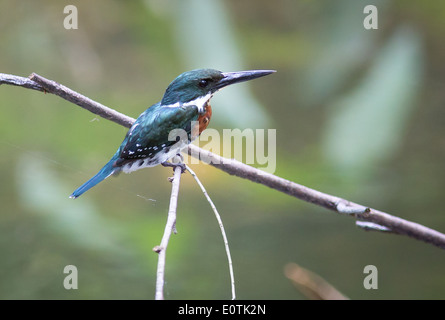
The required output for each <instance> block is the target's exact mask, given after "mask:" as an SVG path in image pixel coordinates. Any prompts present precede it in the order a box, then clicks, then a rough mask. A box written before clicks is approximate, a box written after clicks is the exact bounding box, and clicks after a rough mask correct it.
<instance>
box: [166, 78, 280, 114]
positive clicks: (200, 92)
mask: <svg viewBox="0 0 445 320" xmlns="http://www.w3.org/2000/svg"><path fill="white" fill-rule="evenodd" d="M273 72H275V70H251V71H238V72H221V71H218V70H214V69H197V70H192V71H187V72H184V73H183V74H181V75H179V76H178V77H177V78H176V79H175V80H173V81H172V83H170V85H169V86H168V87H167V90H166V91H165V94H164V97H163V98H162V101H161V104H162V105H174V104H176V103H178V104H179V105H183V104H188V103H193V102H194V101H201V104H202V105H205V104H206V103H207V102H208V100H210V98H211V97H212V95H213V94H214V93H215V92H216V91H218V90H220V89H222V88H224V87H226V86H228V85H230V84H234V83H238V82H243V81H247V80H252V79H255V78H259V77H263V76H266V75H268V74H271V73H273ZM199 107H200V106H198V108H199Z"/></svg>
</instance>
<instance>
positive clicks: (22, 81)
mask: <svg viewBox="0 0 445 320" xmlns="http://www.w3.org/2000/svg"><path fill="white" fill-rule="evenodd" d="M30 81H33V82H35V83H32V82H30ZM1 84H9V85H15V86H22V87H24V88H29V89H34V90H39V91H46V92H49V93H53V94H56V95H58V96H60V97H62V98H64V99H66V100H68V101H70V102H73V103H75V104H77V105H80V106H81V107H83V108H86V109H87V110H89V111H91V112H93V113H95V114H97V115H99V116H101V117H104V118H106V119H110V120H112V121H114V122H116V123H118V124H120V125H123V126H125V127H127V128H129V127H131V124H132V123H133V122H134V121H135V120H134V119H133V118H130V117H128V116H126V115H124V114H121V113H119V112H117V111H115V110H112V109H110V108H107V107H104V106H102V105H101V104H99V103H97V102H94V101H93V100H91V99H89V98H87V97H84V96H82V95H81V94H79V93H77V92H74V91H72V90H70V89H68V88H66V87H64V86H62V85H60V84H58V83H56V82H54V81H51V80H47V79H45V78H43V77H41V76H39V75H36V74H34V73H33V74H31V76H30V79H26V78H22V77H17V76H11V75H5V74H1V73H0V85H1ZM41 88H43V90H42V89H41ZM187 150H188V153H189V154H191V155H192V156H193V157H197V158H199V159H201V160H203V161H205V163H210V164H211V165H212V166H214V167H216V168H218V169H220V170H223V171H224V172H226V173H229V174H231V175H235V176H237V177H240V178H244V179H248V180H250V181H252V182H256V183H260V184H263V185H265V186H267V187H269V188H272V189H275V190H277V191H280V192H283V193H285V194H288V195H290V196H292V197H295V198H298V199H301V200H303V201H306V202H310V203H313V204H316V205H319V206H322V207H324V208H327V209H329V210H332V211H335V212H338V213H342V214H346V215H349V216H352V217H354V218H356V219H358V220H360V221H367V222H373V223H374V224H375V225H374V226H377V225H379V226H382V227H385V228H387V229H388V231H390V232H392V233H397V234H402V235H406V236H409V237H412V238H414V239H417V240H421V241H424V242H427V243H430V244H433V245H435V246H437V247H440V248H442V249H445V234H443V233H440V232H438V231H436V230H433V229H430V228H428V227H425V226H423V225H421V224H418V223H415V222H411V221H408V220H405V219H402V218H399V217H396V216H393V215H390V214H388V213H385V212H382V211H379V210H375V209H371V208H369V207H366V206H363V205H360V204H356V203H353V202H350V201H348V200H345V199H342V198H339V197H335V196H332V195H329V194H326V193H323V192H320V191H317V190H314V189H310V188H308V187H305V186H302V185H300V184H297V183H295V182H292V181H289V180H286V179H284V178H281V177H278V176H275V175H273V174H270V173H265V172H263V171H261V170H258V169H256V168H253V167H251V166H248V165H246V164H244V163H241V162H239V161H236V160H233V159H227V158H223V157H221V156H218V155H216V154H214V153H211V152H209V151H206V150H203V149H200V148H198V147H196V146H194V145H189V147H188V149H187ZM374 229H377V228H376V227H374V228H368V230H374Z"/></svg>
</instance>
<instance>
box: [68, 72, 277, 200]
mask: <svg viewBox="0 0 445 320" xmlns="http://www.w3.org/2000/svg"><path fill="white" fill-rule="evenodd" d="M273 72H275V70H251V71H239V72H221V71H218V70H214V69H197V70H192V71H188V72H184V73H183V74H181V75H180V76H178V77H177V78H176V79H175V80H173V82H172V83H170V85H169V86H168V87H167V89H166V91H165V94H164V96H163V97H162V100H161V101H160V102H158V103H156V104H154V105H152V106H151V107H150V108H148V109H147V110H145V111H144V112H143V113H142V114H141V115H140V116H139V117H138V118H137V119H136V121H135V122H134V124H133V125H132V127H131V128H130V129H129V130H128V132H127V134H126V136H125V139H124V141H123V142H122V144H121V145H120V147H119V148H118V149H117V151H116V153H115V154H114V156H113V157H112V158H111V160H110V161H109V162H108V163H107V164H106V165H105V166H104V167H103V168H102V169H101V170H100V171H99V172H98V173H97V174H96V175H95V176H94V177H92V178H91V179H90V180H88V181H87V182H85V183H84V184H83V185H82V186H80V187H79V188H78V189H76V190H75V191H74V192H73V193H72V194H71V196H70V198H73V199H75V198H77V197H79V196H80V195H81V194H83V193H84V192H85V191H87V190H89V189H90V188H92V187H94V186H95V185H96V184H98V183H99V182H101V181H102V180H104V179H106V178H108V177H109V176H111V175H112V174H118V173H120V172H121V171H123V172H125V173H129V172H132V171H136V170H139V169H142V168H145V167H153V166H156V165H158V164H162V165H164V166H172V165H174V164H172V163H170V162H168V160H169V159H171V158H172V157H174V156H175V155H176V154H179V153H180V151H181V149H183V148H184V147H186V146H187V145H188V144H189V143H191V142H192V141H193V140H194V139H196V138H197V137H198V136H199V135H200V134H201V132H202V131H204V130H205V129H206V128H207V126H208V125H209V122H210V118H211V116H212V108H211V106H210V103H209V101H210V99H211V98H212V96H213V94H214V93H215V92H217V91H218V90H220V89H222V88H224V87H226V86H228V85H230V84H234V83H238V82H243V81H247V80H252V79H255V78H259V77H263V76H266V75H268V74H271V73H273ZM175 129H180V130H182V132H184V133H186V134H184V135H183V137H181V135H173V136H174V137H173V138H172V135H171V132H173V130H175Z"/></svg>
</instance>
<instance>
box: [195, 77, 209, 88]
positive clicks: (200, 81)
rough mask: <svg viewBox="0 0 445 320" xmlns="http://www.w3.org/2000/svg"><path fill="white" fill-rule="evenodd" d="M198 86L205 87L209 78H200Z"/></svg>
mask: <svg viewBox="0 0 445 320" xmlns="http://www.w3.org/2000/svg"><path fill="white" fill-rule="evenodd" d="M198 84H199V86H200V87H201V88H205V87H207V85H208V84H209V80H207V79H201V80H199V83H198Z"/></svg>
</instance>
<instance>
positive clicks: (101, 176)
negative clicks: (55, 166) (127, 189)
mask: <svg viewBox="0 0 445 320" xmlns="http://www.w3.org/2000/svg"><path fill="white" fill-rule="evenodd" d="M114 161H115V159H114V157H113V159H111V160H110V161H109V162H108V163H107V164H106V165H105V166H104V167H103V168H102V169H100V171H99V172H98V173H97V174H96V175H95V176H94V177H92V178H91V179H90V180H88V181H87V182H85V183H84V184H83V185H81V186H80V187H79V188H77V189H76V190H75V191H74V192H73V193H72V194H71V195H70V198H72V199H76V198H77V197H79V196H81V195H82V194H83V193H84V192H85V191H87V190H89V189H91V188H92V187H94V186H95V185H96V184H98V183H99V182H101V181H102V180H105V179H106V178H108V177H109V176H111V175H112V174H113V173H115V172H117V171H119V168H116V167H113V163H114Z"/></svg>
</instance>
